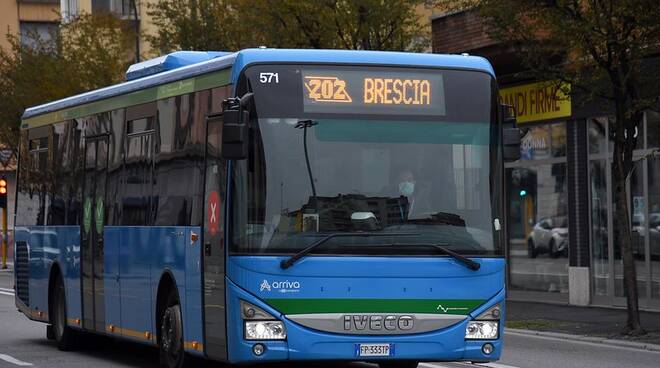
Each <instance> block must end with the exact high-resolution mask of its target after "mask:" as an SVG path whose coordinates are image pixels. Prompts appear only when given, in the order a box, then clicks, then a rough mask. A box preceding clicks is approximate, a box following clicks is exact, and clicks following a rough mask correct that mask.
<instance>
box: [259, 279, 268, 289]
mask: <svg viewBox="0 0 660 368" xmlns="http://www.w3.org/2000/svg"><path fill="white" fill-rule="evenodd" d="M264 290H268V291H270V284H269V283H268V280H264V281H262V282H261V286H260V287H259V291H264Z"/></svg>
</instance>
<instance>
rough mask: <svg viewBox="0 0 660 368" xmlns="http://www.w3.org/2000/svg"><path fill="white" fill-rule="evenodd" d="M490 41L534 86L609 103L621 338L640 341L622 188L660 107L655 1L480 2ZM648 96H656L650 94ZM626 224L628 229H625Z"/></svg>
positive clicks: (659, 28)
mask: <svg viewBox="0 0 660 368" xmlns="http://www.w3.org/2000/svg"><path fill="white" fill-rule="evenodd" d="M478 3H479V6H480V11H481V14H482V15H483V17H484V18H485V19H486V21H487V23H488V26H489V27H490V29H491V32H492V36H493V37H495V38H496V39H499V40H501V41H504V42H505V43H507V44H509V45H512V46H513V47H514V48H515V50H516V52H517V53H518V54H519V55H520V56H521V58H522V61H523V62H524V64H525V65H526V67H527V68H528V70H529V72H530V73H531V74H532V75H533V76H535V77H536V78H538V79H539V80H559V81H563V82H568V83H570V84H571V85H572V87H573V88H572V89H573V93H574V94H575V92H581V93H582V94H586V95H587V97H588V98H590V99H594V98H597V99H602V100H605V101H609V103H610V104H611V105H612V106H613V108H614V119H613V121H612V122H611V124H610V126H612V130H613V139H614V152H613V157H612V164H613V165H612V171H613V178H614V191H615V193H614V198H615V214H616V216H617V218H618V223H619V224H624V225H621V226H619V229H618V232H615V234H617V238H616V239H615V241H616V244H618V245H619V246H620V247H621V254H622V259H623V267H624V286H625V290H626V300H627V307H628V318H627V324H626V333H629V334H642V333H644V330H643V328H642V326H641V324H640V319H639V304H638V295H639V294H638V290H637V280H636V273H635V263H634V258H633V252H632V239H631V228H630V226H629V225H630V216H629V208H628V206H629V205H628V200H627V196H626V181H627V179H628V178H629V177H630V174H631V173H632V171H633V169H634V162H633V155H632V153H633V150H634V148H635V145H636V140H637V135H636V134H635V131H636V129H638V128H639V124H640V123H641V121H642V117H643V113H644V110H645V109H648V108H651V107H653V106H654V105H655V104H657V103H658V102H660V99H659V96H660V90H658V88H657V84H658V80H659V79H658V75H657V72H656V70H657V67H656V68H650V67H649V66H648V63H649V57H650V56H651V55H653V54H654V53H657V52H658V51H659V49H658V47H659V45H660V22H658V19H660V7H659V6H658V3H657V0H584V1H582V0H482V1H479V2H478ZM649 91H653V92H650V93H649ZM566 92H568V91H566ZM625 224H628V226H626V225H625Z"/></svg>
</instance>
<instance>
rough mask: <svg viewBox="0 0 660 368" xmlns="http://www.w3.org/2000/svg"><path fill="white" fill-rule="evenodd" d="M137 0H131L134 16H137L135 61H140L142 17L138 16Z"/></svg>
mask: <svg viewBox="0 0 660 368" xmlns="http://www.w3.org/2000/svg"><path fill="white" fill-rule="evenodd" d="M136 1H137V0H131V6H132V7H133V17H135V25H134V27H135V62H136V63H139V62H140V19H139V18H138V11H137V4H136Z"/></svg>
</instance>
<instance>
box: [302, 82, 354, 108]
mask: <svg viewBox="0 0 660 368" xmlns="http://www.w3.org/2000/svg"><path fill="white" fill-rule="evenodd" d="M305 88H306V89H307V93H308V95H307V96H308V98H309V99H310V100H314V101H319V102H345V103H350V102H353V99H352V98H351V96H350V95H349V94H348V92H346V81H344V80H341V79H339V78H337V77H312V76H309V77H305Z"/></svg>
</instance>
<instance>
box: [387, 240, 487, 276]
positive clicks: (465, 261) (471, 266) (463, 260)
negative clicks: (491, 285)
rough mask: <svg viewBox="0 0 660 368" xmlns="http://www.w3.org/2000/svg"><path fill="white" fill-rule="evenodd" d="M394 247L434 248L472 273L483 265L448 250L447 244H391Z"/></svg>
mask: <svg viewBox="0 0 660 368" xmlns="http://www.w3.org/2000/svg"><path fill="white" fill-rule="evenodd" d="M391 245H393V246H396V245H402V246H411V247H413V246H417V247H432V248H435V249H438V250H439V251H441V252H443V253H444V254H446V255H448V256H450V257H452V258H454V259H455V260H457V261H459V262H460V263H462V264H463V265H465V266H466V267H467V268H469V269H471V270H472V271H477V270H479V268H481V264H480V263H479V262H475V261H473V260H471V259H470V258H468V257H466V256H464V255H462V254H460V253H456V252H454V251H453V250H451V249H449V248H447V244H437V243H413V244H406V243H394V244H391Z"/></svg>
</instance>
